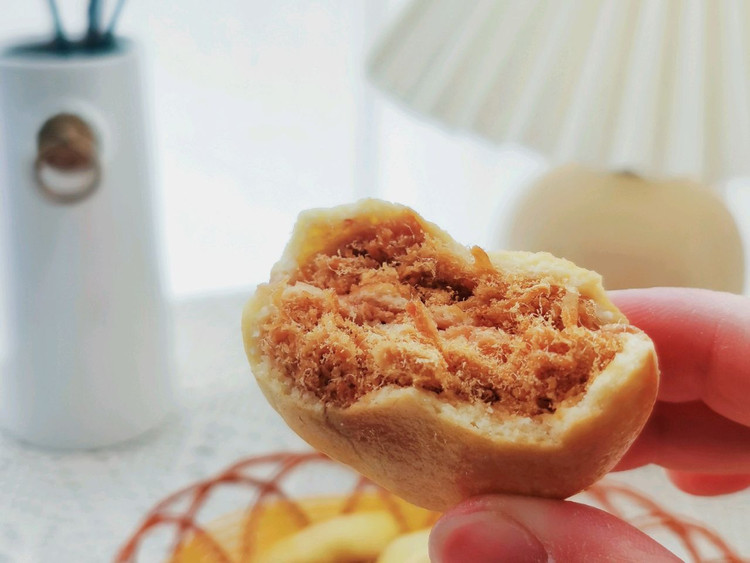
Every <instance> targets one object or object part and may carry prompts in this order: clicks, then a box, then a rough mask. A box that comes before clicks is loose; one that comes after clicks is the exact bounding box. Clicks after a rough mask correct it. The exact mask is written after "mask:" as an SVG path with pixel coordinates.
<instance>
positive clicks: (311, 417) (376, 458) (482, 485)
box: [242, 200, 658, 510]
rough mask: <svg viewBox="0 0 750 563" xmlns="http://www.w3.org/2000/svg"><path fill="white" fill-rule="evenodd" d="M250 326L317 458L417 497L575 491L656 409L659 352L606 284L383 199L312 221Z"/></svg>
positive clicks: (277, 400) (283, 406) (264, 378)
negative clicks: (447, 228) (475, 240)
mask: <svg viewBox="0 0 750 563" xmlns="http://www.w3.org/2000/svg"><path fill="white" fill-rule="evenodd" d="M242 331H243V336H244V342H245V349H246V352H247V356H248V359H249V361H250V365H251V367H252V370H253V373H254V375H255V377H256V379H257V381H258V383H259V385H260V387H261V389H262V391H263V393H264V394H265V396H266V397H267V399H268V401H269V402H270V403H271V405H272V406H273V407H274V408H275V409H276V410H277V411H278V412H279V413H280V414H281V416H282V417H283V418H284V420H285V421H286V422H287V424H288V425H289V426H290V427H291V428H292V429H293V430H294V431H295V432H297V433H298V434H299V435H300V436H301V437H302V438H303V439H305V440H306V441H307V442H309V443H310V444H311V445H312V446H313V447H315V448H317V449H318V450H320V451H322V452H324V453H326V454H327V455H329V456H330V457H332V458H334V459H336V460H339V461H341V462H343V463H346V464H348V465H350V466H352V467H353V468H354V469H356V470H357V471H359V472H360V473H362V474H363V475H365V476H367V477H368V478H370V479H372V480H373V481H375V482H376V483H378V484H380V485H382V486H383V487H385V488H387V489H389V490H390V491H392V492H394V493H396V494H397V495H399V496H401V497H403V498H404V499H405V500H407V501H409V502H412V503H415V504H418V505H420V506H423V507H425V508H429V509H433V510H445V509H447V508H449V507H450V506H452V505H454V504H456V503H458V502H459V501H461V500H463V499H465V498H468V497H471V496H474V495H478V494H487V493H513V494H522V495H535V496H543V497H556V498H565V497H567V496H570V495H573V494H575V493H577V492H579V491H581V490H583V489H585V488H586V487H588V486H589V485H591V484H592V483H594V482H595V481H596V480H597V479H599V478H600V477H602V476H603V475H604V474H605V473H607V472H608V471H609V470H610V469H611V468H612V467H613V466H614V465H615V464H616V463H617V461H618V460H619V459H620V458H621V457H622V455H623V454H624V453H625V452H626V450H627V449H628V447H629V446H630V444H631V443H632V442H633V440H634V439H635V438H636V436H637V434H638V433H639V432H640V430H641V429H642V427H643V425H644V424H645V422H646V420H647V418H648V416H649V413H650V411H651V409H652V407H653V404H654V401H655V398H656V391H657V386H658V371H657V365H656V357H655V354H654V348H653V344H652V342H651V341H650V339H649V338H648V337H647V336H646V335H645V334H644V333H643V332H641V331H639V330H638V329H636V328H634V327H632V326H631V325H629V324H628V321H627V319H626V318H625V317H624V316H623V315H622V313H620V312H619V310H618V309H617V308H616V307H615V306H614V305H613V304H612V303H611V302H610V301H609V300H608V299H607V296H606V295H605V293H604V290H603V288H602V284H601V278H600V276H599V275H598V274H596V273H594V272H590V271H587V270H584V269H582V268H579V267H577V266H575V265H574V264H573V263H571V262H568V261H566V260H562V259H559V258H555V257H553V256H552V255H550V254H546V253H535V254H532V253H525V252H498V253H492V254H489V255H488V254H486V253H485V252H484V251H482V250H481V249H479V248H477V247H474V248H472V249H467V248H465V247H463V246H461V245H459V244H458V243H456V242H455V241H454V240H453V239H452V238H451V237H450V236H449V235H448V234H446V233H445V232H443V231H442V230H440V229H439V228H438V227H436V226H435V225H433V224H431V223H429V222H426V221H425V220H423V219H422V218H421V217H419V216H418V215H417V214H416V213H415V212H414V211H412V210H411V209H409V208H406V207H403V206H399V205H395V204H390V203H385V202H381V201H377V200H364V201H361V202H359V203H356V204H353V205H348V206H341V207H336V208H333V209H327V210H312V211H307V212H305V213H303V214H301V215H300V218H299V221H298V223H297V225H296V227H295V230H294V233H293V235H292V238H291V240H290V242H289V244H288V245H287V247H286V250H285V251H284V254H283V256H282V258H281V260H280V261H279V262H278V263H277V264H276V265H275V266H274V268H273V271H272V273H271V279H270V281H269V283H267V284H263V285H261V286H259V288H258V289H257V291H256V293H255V295H254V296H253V297H252V298H251V300H250V301H249V303H248V304H247V306H246V308H245V310H244V313H243V320H242Z"/></svg>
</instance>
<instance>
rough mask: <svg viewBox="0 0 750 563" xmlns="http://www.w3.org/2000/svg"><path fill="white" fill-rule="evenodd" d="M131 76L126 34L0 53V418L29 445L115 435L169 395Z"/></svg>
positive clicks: (143, 140)
mask: <svg viewBox="0 0 750 563" xmlns="http://www.w3.org/2000/svg"><path fill="white" fill-rule="evenodd" d="M141 78H142V75H141V65H140V62H139V56H138V52H137V49H136V47H135V46H134V45H133V44H132V43H130V42H127V41H123V42H121V43H120V44H119V45H118V47H117V48H116V49H113V50H111V51H110V52H107V53H103V54H96V55H91V54H69V55H66V56H63V55H57V54H51V53H47V54H44V53H39V52H37V53H34V52H20V51H19V52H15V53H14V52H8V51H6V52H5V53H3V54H2V55H0V134H1V135H2V141H1V142H0V186H1V187H2V200H0V203H1V206H2V211H3V216H2V224H3V225H4V227H5V229H4V233H3V235H2V236H3V237H5V240H4V243H5V254H6V257H5V270H6V272H5V273H6V279H7V283H6V284H5V285H6V303H7V309H8V311H7V315H6V317H7V318H6V322H7V330H6V335H7V336H6V340H7V342H6V343H5V349H6V354H5V358H3V365H2V373H1V375H0V423H1V424H2V426H3V427H4V428H6V429H7V430H8V431H10V432H11V433H12V434H14V435H15V436H17V437H19V438H20V439H22V440H24V441H27V442H31V443H34V444H37V445H43V446H50V447H58V448H93V447H100V446H105V445H109V444H113V443H116V442H120V441H123V440H127V439H130V438H132V437H134V436H136V435H139V434H141V433H143V432H145V431H146V430H148V429H150V428H152V427H154V426H155V425H156V424H157V423H158V422H159V421H160V420H162V419H163V418H164V416H165V414H166V413H167V412H168V410H169V408H170V405H171V402H172V391H171V385H170V361H169V357H170V346H169V335H168V327H167V317H166V308H165V302H164V298H163V291H162V290H163V288H162V283H161V276H160V272H159V263H158V260H157V257H158V254H159V253H158V250H157V245H156V236H155V228H154V221H153V176H152V169H151V162H150V159H151V150H150V147H151V142H150V141H151V140H150V138H149V132H148V130H147V127H146V121H147V120H146V117H145V112H144V95H143V90H142V80H141Z"/></svg>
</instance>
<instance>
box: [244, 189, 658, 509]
mask: <svg viewBox="0 0 750 563" xmlns="http://www.w3.org/2000/svg"><path fill="white" fill-rule="evenodd" d="M404 212H409V213H411V212H410V210H408V209H407V208H403V207H400V206H395V205H392V204H386V203H383V202H378V201H372V200H368V201H365V202H360V203H359V204H356V205H354V206H345V207H340V208H335V209H333V210H325V211H315V212H307V213H306V214H303V216H302V217H301V219H300V221H299V223H298V225H297V227H296V229H295V233H294V235H293V237H292V240H291V241H290V243H289V245H288V246H287V249H286V251H285V253H284V256H283V258H282V260H281V261H280V262H279V263H278V264H277V265H276V266H275V268H274V271H273V274H272V281H273V280H281V279H284V278H286V277H288V276H290V275H291V274H292V273H293V272H294V271H295V269H296V268H297V267H298V265H299V264H300V263H304V262H305V261H306V260H307V259H308V258H309V257H310V256H311V255H312V254H314V253H316V252H319V251H321V250H323V249H326V248H331V247H332V245H335V244H336V240H332V239H336V238H338V237H341V238H342V239H343V237H345V236H346V232H342V231H345V229H342V228H341V226H342V224H343V225H347V224H348V223H346V220H347V219H349V218H351V217H358V218H361V217H363V216H365V217H367V218H368V220H369V221H372V222H374V223H377V222H378V221H382V220H386V219H392V218H393V217H394V216H397V215H398V214H400V213H404ZM419 221H420V222H421V226H422V228H424V229H425V231H426V232H429V233H430V234H431V235H433V236H436V237H438V238H439V239H440V240H441V241H442V243H443V244H445V246H446V248H448V249H449V250H450V251H451V252H454V253H456V255H459V256H464V257H468V256H470V253H469V251H468V250H467V249H465V248H464V247H462V246H460V245H458V244H457V243H455V242H454V241H453V240H452V239H451V238H450V237H449V236H448V235H447V234H445V233H444V232H443V231H441V230H440V229H438V228H437V227H435V226H434V225H432V224H430V223H427V222H425V221H423V220H422V219H421V218H419ZM490 258H491V261H492V264H493V265H494V266H495V267H497V268H499V269H502V270H503V271H513V270H517V271H523V272H525V273H527V274H540V275H541V274H544V275H547V276H550V275H551V276H553V277H554V278H555V279H556V280H559V283H561V284H564V285H566V286H572V287H575V288H577V289H578V291H579V292H580V293H581V294H582V295H584V296H586V297H591V298H593V299H595V300H596V302H597V304H598V306H599V307H600V310H601V313H600V314H601V315H602V317H604V318H606V319H607V320H608V322H620V323H623V322H625V321H626V319H625V317H624V316H623V315H622V314H621V313H620V312H619V311H618V310H617V308H616V307H614V305H612V303H611V302H610V301H609V300H608V299H607V298H606V295H605V293H604V290H603V288H602V286H601V279H600V277H599V276H598V275H597V274H595V273H593V272H589V271H587V270H583V269H581V268H578V267H576V266H575V265H573V264H572V263H570V262H567V261H565V260H561V259H557V258H554V257H552V256H551V255H548V254H544V253H540V254H530V253H516V252H502V253H496V254H493V255H491V256H490ZM270 295H271V289H270V288H269V286H267V285H263V286H260V287H259V289H258V291H257V292H256V294H255V295H254V296H253V298H252V299H251V300H250V302H249V303H248V305H247V306H246V308H245V311H244V314H243V335H244V339H245V347H246V351H247V354H248V359H249V361H250V364H251V366H252V369H253V373H254V375H255V377H256V379H257V380H258V383H259V385H260V387H261V389H262V391H263V393H264V394H265V396H266V397H267V399H268V400H269V402H270V403H271V405H272V406H273V407H274V408H275V409H276V410H277V411H278V412H279V413H280V414H281V415H282V417H283V418H284V420H285V421H286V422H287V424H288V425H289V426H290V427H291V428H292V429H293V430H294V431H295V432H297V433H298V434H299V435H300V436H301V437H302V438H303V439H305V440H306V441H307V442H308V443H310V444H311V445H312V446H313V447H315V448H317V449H319V450H320V451H322V452H324V453H326V454H327V455H329V456H331V457H333V458H334V459H337V460H339V461H342V462H344V463H346V464H348V465H351V466H352V467H354V468H355V469H356V470H358V471H360V472H361V473H363V474H364V475H366V476H367V477H369V478H371V479H372V480H374V481H375V482H377V483H379V484H381V485H382V486H384V487H386V488H388V489H389V490H391V491H393V492H394V493H396V494H398V495H399V496H401V497H403V498H404V499H406V500H408V501H410V502H413V503H415V504H418V505H420V506H424V507H426V508H430V509H435V510H444V509H446V508H448V507H450V506H452V505H453V504H455V503H457V502H459V501H460V500H462V499H465V498H467V497H470V496H473V495H476V494H484V493H499V492H504V493H516V494H528V495H537V496H546V497H558V498H564V497H567V496H570V495H572V494H575V493H576V492H579V491H580V490H582V489H584V488H586V487H587V486H589V485H591V484H592V483H593V482H594V481H596V480H597V479H599V478H600V477H601V476H603V475H604V474H605V473H606V472H607V471H609V470H610V469H611V468H612V466H613V465H614V464H615V463H616V462H617V461H618V460H619V459H620V457H622V455H623V454H624V453H625V451H626V450H627V448H628V447H629V446H630V444H631V443H632V442H633V440H634V439H635V437H636V436H637V434H638V432H640V430H641V428H642V427H643V425H644V424H645V422H646V419H647V418H648V415H649V413H650V411H651V408H652V406H653V402H654V400H655V396H656V389H657V385H658V371H657V367H656V359H655V355H654V350H653V345H652V343H651V341H650V340H649V339H648V337H646V336H645V335H644V334H643V333H640V332H637V331H623V332H622V336H621V339H622V343H623V348H622V351H621V352H619V353H618V354H617V355H616V356H615V358H614V360H613V361H612V362H611V363H610V364H609V366H607V367H606V368H605V369H604V371H602V372H601V373H600V374H599V375H598V376H597V377H596V379H595V380H594V381H593V382H592V383H591V385H590V386H589V387H588V389H587V391H586V394H585V395H584V396H583V397H582V399H581V400H580V401H578V402H577V403H575V404H573V405H568V406H563V407H561V408H559V409H558V410H557V411H556V412H555V413H554V414H549V415H544V416H540V417H532V418H529V417H522V416H505V417H502V418H500V417H499V416H497V415H496V413H493V410H492V406H491V405H487V404H481V403H479V404H469V403H466V404H457V405H453V404H448V403H446V402H444V401H442V400H441V399H440V397H439V396H438V395H435V394H433V393H429V392H426V391H423V390H418V389H414V388H410V387H407V388H397V387H386V388H382V389H379V390H377V391H374V392H372V393H369V394H368V395H366V396H365V397H363V398H362V399H360V400H359V401H358V402H356V403H355V404H353V405H352V406H350V407H347V408H339V407H332V406H325V405H324V404H323V403H322V402H321V401H319V400H318V399H317V398H316V397H314V396H313V395H311V394H309V393H305V392H302V391H300V390H299V389H298V388H296V387H294V386H293V385H292V384H291V381H290V378H288V377H286V376H285V374H283V373H280V372H279V370H277V369H275V368H274V367H273V364H272V362H271V361H270V359H269V358H267V357H265V356H264V355H263V354H261V352H260V347H259V344H258V340H259V338H260V326H261V324H262V321H263V319H264V318H265V317H266V316H267V315H268V314H270V313H271V309H272V307H271V305H270Z"/></svg>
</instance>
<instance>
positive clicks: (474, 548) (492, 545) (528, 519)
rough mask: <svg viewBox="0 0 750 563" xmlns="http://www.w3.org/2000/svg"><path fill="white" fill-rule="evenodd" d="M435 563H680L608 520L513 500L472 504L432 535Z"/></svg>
mask: <svg viewBox="0 0 750 563" xmlns="http://www.w3.org/2000/svg"><path fill="white" fill-rule="evenodd" d="M430 561H432V562H433V563H458V562H464V561H472V562H473V563H485V562H497V561H504V562H517V563H521V562H529V563H531V562H537V561H539V562H544V561H653V562H657V563H661V562H667V561H668V562H674V561H680V559H679V558H678V557H677V556H675V555H674V554H673V553H672V552H670V551H668V550H667V549H666V548H664V547H662V546H661V545H660V544H658V543H657V542H655V541H654V540H652V539H651V538H650V537H648V536H647V535H646V534H644V533H643V532H641V531H640V530H638V529H636V528H634V527H632V526H631V525H630V524H627V523H626V522H623V521H622V520H619V519H618V518H615V517H614V516H612V515H611V514H609V513H607V512H604V511H602V510H599V509H597V508H593V507H591V506H586V505H583V504H578V503H575V502H569V501H559V500H550V499H539V498H530V497H516V496H485V497H477V498H474V499H470V500H468V501H466V502H463V503H461V504H460V505H458V506H457V507H455V508H453V509H452V510H450V511H448V512H446V513H445V514H444V515H443V517H442V518H441V519H440V520H439V521H438V523H437V524H435V527H434V528H433V530H432V534H431V535H430Z"/></svg>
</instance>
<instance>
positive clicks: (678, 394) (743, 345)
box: [610, 287, 750, 426]
mask: <svg viewBox="0 0 750 563" xmlns="http://www.w3.org/2000/svg"><path fill="white" fill-rule="evenodd" d="M610 297H611V298H612V300H613V301H614V303H615V304H616V305H617V306H618V307H619V308H620V309H621V310H622V312H623V313H624V314H625V315H626V316H627V317H628V319H629V320H630V322H631V323H632V324H633V325H635V326H637V327H639V328H640V329H642V330H643V331H645V332H646V334H648V335H649V336H650V337H651V339H652V340H653V341H654V344H655V346H656V354H657V356H658V358H659V368H660V370H661V374H662V375H661V381H660V384H659V399H660V400H662V401H667V402H686V401H696V400H701V401H703V402H704V403H705V404H706V405H708V406H709V407H710V408H711V409H712V410H714V411H715V412H717V413H719V414H721V415H723V416H725V417H726V418H728V419H730V420H733V421H735V422H738V423H740V424H744V425H746V426H750V409H748V408H747V397H748V396H750V299H748V298H747V297H743V296H740V295H734V294H730V293H722V292H717V291H709V290H705V289H693V288H663V287H660V288H651V289H629V290H622V291H613V292H611V293H610Z"/></svg>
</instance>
